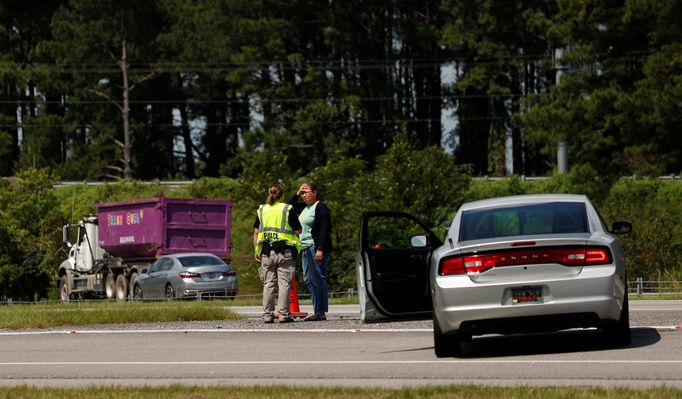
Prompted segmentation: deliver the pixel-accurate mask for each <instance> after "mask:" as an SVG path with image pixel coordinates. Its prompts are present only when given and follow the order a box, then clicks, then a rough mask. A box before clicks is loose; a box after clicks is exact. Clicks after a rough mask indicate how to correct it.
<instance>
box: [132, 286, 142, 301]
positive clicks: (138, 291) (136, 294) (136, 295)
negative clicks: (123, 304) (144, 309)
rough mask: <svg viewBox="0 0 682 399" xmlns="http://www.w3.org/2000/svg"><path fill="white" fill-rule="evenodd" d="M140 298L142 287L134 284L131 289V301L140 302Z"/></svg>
mask: <svg viewBox="0 0 682 399" xmlns="http://www.w3.org/2000/svg"><path fill="white" fill-rule="evenodd" d="M142 298H143V294H142V287H140V284H135V286H134V287H133V299H137V300H141V299H142Z"/></svg>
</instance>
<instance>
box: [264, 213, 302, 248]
mask: <svg viewBox="0 0 682 399" xmlns="http://www.w3.org/2000/svg"><path fill="white" fill-rule="evenodd" d="M290 210H291V205H288V204H284V203H282V202H276V203H274V204H272V205H267V204H264V205H261V206H260V207H258V220H259V221H260V224H259V226H258V241H257V243H256V255H260V254H261V252H262V250H263V244H264V243H266V242H269V243H273V242H277V241H283V242H285V243H286V245H289V246H291V247H293V248H296V251H298V252H301V241H299V239H298V236H297V235H296V234H294V230H293V229H292V228H291V226H290V225H289V211H290Z"/></svg>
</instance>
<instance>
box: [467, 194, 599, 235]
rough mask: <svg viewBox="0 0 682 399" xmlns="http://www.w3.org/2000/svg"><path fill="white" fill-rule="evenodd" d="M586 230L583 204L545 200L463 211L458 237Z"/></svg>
mask: <svg viewBox="0 0 682 399" xmlns="http://www.w3.org/2000/svg"><path fill="white" fill-rule="evenodd" d="M587 232H588V231H587V215H586V212H585V204H584V203H582V202H549V203H544V204H530V205H516V206H508V207H500V208H489V209H477V210H471V211H464V212H462V224H461V229H460V238H459V240H460V241H469V240H480V239H484V238H495V237H509V236H524V235H536V234H567V233H587Z"/></svg>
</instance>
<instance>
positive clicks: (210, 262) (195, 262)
mask: <svg viewBox="0 0 682 399" xmlns="http://www.w3.org/2000/svg"><path fill="white" fill-rule="evenodd" d="M178 260H179V261H180V264H182V266H184V267H193V266H222V265H224V264H225V263H224V262H223V261H222V260H220V259H219V258H216V257H214V256H183V257H178Z"/></svg>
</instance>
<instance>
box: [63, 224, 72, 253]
mask: <svg viewBox="0 0 682 399" xmlns="http://www.w3.org/2000/svg"><path fill="white" fill-rule="evenodd" d="M70 235H71V225H69V224H67V225H64V227H62V242H63V243H65V244H66V246H67V247H69V248H71V245H72V244H71V242H69V236H70Z"/></svg>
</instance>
